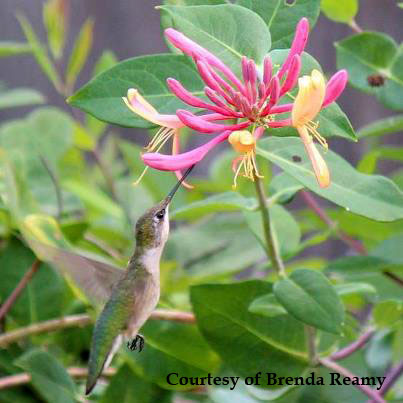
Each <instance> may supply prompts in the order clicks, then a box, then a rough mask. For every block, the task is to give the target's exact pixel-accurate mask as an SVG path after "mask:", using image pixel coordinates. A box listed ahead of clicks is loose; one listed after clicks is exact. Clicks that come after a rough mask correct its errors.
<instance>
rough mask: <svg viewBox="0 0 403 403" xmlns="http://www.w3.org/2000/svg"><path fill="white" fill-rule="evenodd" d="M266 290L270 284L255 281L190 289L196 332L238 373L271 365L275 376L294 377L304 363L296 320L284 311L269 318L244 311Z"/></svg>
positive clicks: (247, 373)
mask: <svg viewBox="0 0 403 403" xmlns="http://www.w3.org/2000/svg"><path fill="white" fill-rule="evenodd" d="M271 291H272V287H271V285H270V284H269V283H267V282H264V281H256V280H254V281H245V282H240V283H233V284H203V285H198V286H193V287H192V288H191V302H192V306H193V310H194V312H195V315H196V318H197V324H198V326H199V328H200V331H201V332H202V334H203V336H204V338H205V339H206V340H207V342H208V343H209V344H210V345H211V347H212V348H213V349H214V350H215V351H216V352H217V353H218V354H219V355H220V356H221V358H222V359H223V361H224V362H225V363H226V364H227V365H228V366H229V367H230V368H232V370H233V371H234V372H235V373H236V374H237V375H240V376H244V377H246V376H250V375H251V374H255V373H257V372H259V371H262V372H267V365H270V372H275V373H276V374H277V376H299V375H301V373H302V372H303V371H304V369H305V368H306V366H307V361H306V360H307V358H306V352H305V343H304V331H303V326H302V324H301V323H299V322H298V321H295V320H294V319H292V318H291V317H290V316H288V315H281V316H276V317H269V318H268V317H263V316H261V315H255V314H252V313H250V312H249V310H248V309H249V306H250V304H251V303H252V302H253V301H254V300H255V299H256V298H258V297H261V296H263V295H266V294H268V293H271ZM268 363H269V364H268Z"/></svg>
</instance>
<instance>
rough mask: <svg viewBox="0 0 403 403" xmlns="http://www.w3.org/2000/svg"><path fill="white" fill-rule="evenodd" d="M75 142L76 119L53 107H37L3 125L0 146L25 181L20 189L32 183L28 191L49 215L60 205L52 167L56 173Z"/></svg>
mask: <svg viewBox="0 0 403 403" xmlns="http://www.w3.org/2000/svg"><path fill="white" fill-rule="evenodd" d="M72 145H73V121H72V119H71V118H70V116H69V115H67V114H66V113H64V112H62V111H61V110H59V109H56V108H53V107H47V108H40V109H36V110H35V111H34V112H32V113H31V114H29V115H28V117H27V118H26V119H24V120H15V121H10V122H7V123H5V124H4V125H3V126H1V127H0V148H2V149H3V150H5V151H6V153H7V158H8V159H9V160H10V161H11V162H12V164H13V166H14V167H15V169H16V171H17V173H18V176H19V177H20V180H21V181H22V182H21V189H22V188H23V187H25V185H24V181H26V182H27V183H28V182H29V187H28V188H27V190H28V191H29V192H32V194H33V195H34V197H35V198H36V199H37V200H38V202H39V203H40V208H41V211H43V212H46V213H49V214H55V213H57V205H58V203H57V197H56V191H55V184H54V183H53V180H52V178H51V177H50V174H49V169H50V170H52V172H54V173H55V172H57V166H58V163H59V161H60V159H61V158H62V157H63V155H64V154H65V153H66V152H67V150H68V149H69V148H70V147H71V146H72ZM45 165H46V166H45ZM56 176H57V175H56ZM62 197H63V198H64V195H62ZM65 201H67V200H65ZM22 207H24V206H22ZM64 207H65V208H67V207H68V206H66V205H64ZM74 208H77V204H75V205H74V206H73V209H74ZM31 212H32V211H31ZM21 213H22V214H24V212H23V211H21Z"/></svg>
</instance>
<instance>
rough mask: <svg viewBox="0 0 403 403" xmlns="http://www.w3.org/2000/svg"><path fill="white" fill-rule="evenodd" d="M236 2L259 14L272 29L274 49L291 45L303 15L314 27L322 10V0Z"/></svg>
mask: <svg viewBox="0 0 403 403" xmlns="http://www.w3.org/2000/svg"><path fill="white" fill-rule="evenodd" d="M236 4H239V5H240V6H244V7H247V8H249V9H251V10H253V11H254V12H255V13H257V14H259V15H260V16H261V17H262V18H263V20H264V21H265V22H266V24H267V26H268V28H269V29H270V34H271V39H272V47H273V48H274V49H280V48H289V47H291V42H292V39H293V38H294V33H295V27H296V26H297V24H298V21H299V20H300V19H301V18H302V17H306V18H308V20H309V24H310V27H311V29H312V28H313V27H314V25H315V23H316V20H317V19H318V17H319V12H320V0H294V1H293V2H287V1H284V0H272V1H267V0H237V2H236Z"/></svg>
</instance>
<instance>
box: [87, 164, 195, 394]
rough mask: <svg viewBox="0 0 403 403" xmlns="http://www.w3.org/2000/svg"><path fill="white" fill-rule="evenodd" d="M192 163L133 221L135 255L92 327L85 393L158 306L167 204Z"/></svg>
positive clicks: (134, 336)
mask: <svg viewBox="0 0 403 403" xmlns="http://www.w3.org/2000/svg"><path fill="white" fill-rule="evenodd" d="M193 166H194V165H193ZM193 166H191V167H190V168H189V169H188V170H187V171H186V172H185V173H184V175H183V176H182V178H181V179H180V180H179V181H178V183H177V184H176V185H175V186H174V188H173V189H172V190H171V191H170V192H169V194H168V196H167V197H166V198H165V199H163V200H162V201H161V202H160V203H158V204H157V205H156V206H154V207H152V208H150V209H149V210H148V211H146V212H145V213H144V214H143V215H142V216H141V217H140V218H139V219H138V221H137V223H136V248H135V251H134V254H133V256H132V257H131V258H130V260H129V263H128V266H127V270H126V271H125V273H124V275H123V276H122V277H121V278H120V279H119V281H118V282H117V283H116V285H115V286H114V287H113V289H112V293H111V296H110V298H109V300H108V302H107V303H106V304H105V307H104V309H103V310H102V312H101V314H100V315H99V317H98V319H97V321H96V323H95V326H94V331H93V334H92V342H91V349H90V358H89V362H88V378H87V384H86V394H87V395H88V394H89V393H91V391H92V389H93V388H94V386H95V385H96V382H97V380H98V378H99V376H100V375H101V373H102V371H103V369H104V368H105V367H108V366H109V364H110V362H111V361H112V358H113V356H114V354H115V353H116V351H117V350H118V349H119V347H120V345H121V344H122V341H123V338H127V339H130V338H136V339H137V337H138V331H139V329H140V328H141V327H142V326H143V324H144V323H145V322H146V320H147V319H148V318H149V316H150V315H151V312H152V311H153V310H154V308H155V307H156V306H157V303H158V300H159V298H160V259H161V254H162V251H163V249H164V246H165V243H166V241H167V240H168V234H169V213H168V209H169V204H170V202H171V200H172V198H173V196H174V194H175V193H176V191H177V190H178V188H179V186H180V185H181V183H182V182H183V180H184V179H185V178H186V176H187V175H188V174H189V173H190V171H191V170H192V169H193ZM132 344H133V343H132ZM135 346H136V343H134V347H135ZM140 346H142V342H140ZM140 348H141V347H140Z"/></svg>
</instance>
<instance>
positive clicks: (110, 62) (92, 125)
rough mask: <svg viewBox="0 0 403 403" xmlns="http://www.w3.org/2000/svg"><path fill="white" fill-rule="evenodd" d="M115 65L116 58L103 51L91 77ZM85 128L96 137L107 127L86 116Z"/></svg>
mask: <svg viewBox="0 0 403 403" xmlns="http://www.w3.org/2000/svg"><path fill="white" fill-rule="evenodd" d="M117 63H118V59H117V58H116V55H115V54H114V53H113V52H112V51H111V50H104V51H103V52H102V54H101V56H100V57H99V59H98V60H97V62H96V63H95V67H94V70H93V72H92V75H93V76H97V75H98V74H101V73H103V72H104V71H106V70H108V69H110V68H112V67H113V66H114V65H115V64H117ZM87 126H88V130H89V131H90V132H91V134H92V135H95V136H98V135H100V134H101V133H102V132H103V130H104V129H105V128H106V126H107V125H106V123H105V122H102V121H101V120H98V119H97V118H94V117H93V116H91V115H87Z"/></svg>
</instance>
